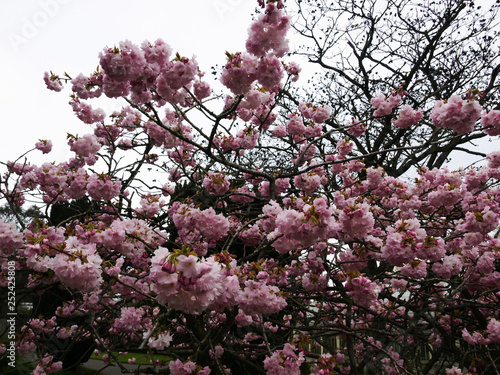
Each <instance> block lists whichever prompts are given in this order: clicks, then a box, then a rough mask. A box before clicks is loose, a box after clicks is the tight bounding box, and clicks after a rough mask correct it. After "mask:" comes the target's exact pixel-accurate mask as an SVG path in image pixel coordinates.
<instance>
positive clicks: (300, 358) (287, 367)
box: [264, 343, 305, 375]
mask: <svg viewBox="0 0 500 375" xmlns="http://www.w3.org/2000/svg"><path fill="white" fill-rule="evenodd" d="M296 351H297V348H295V346H294V345H291V344H289V343H286V344H285V346H284V347H283V349H282V350H276V351H274V352H273V354H272V355H271V356H270V357H266V359H265V360H264V369H266V370H267V374H268V375H299V374H300V365H302V363H303V362H304V361H305V356H304V353H303V352H300V351H299V353H298V354H297V353H296Z"/></svg>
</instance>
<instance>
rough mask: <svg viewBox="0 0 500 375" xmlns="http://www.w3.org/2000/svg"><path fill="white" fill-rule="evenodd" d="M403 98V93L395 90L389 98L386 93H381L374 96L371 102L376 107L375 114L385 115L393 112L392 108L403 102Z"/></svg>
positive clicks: (376, 115)
mask: <svg viewBox="0 0 500 375" xmlns="http://www.w3.org/2000/svg"><path fill="white" fill-rule="evenodd" d="M401 99H402V98H401V95H400V94H398V93H396V92H395V91H393V92H392V94H391V95H389V97H387V98H386V97H385V95H384V94H379V95H378V96H377V97H375V98H372V99H371V104H372V106H373V108H375V111H374V112H373V116H375V117H384V116H388V115H390V114H392V110H393V109H394V108H396V107H397V106H398V105H399V103H401Z"/></svg>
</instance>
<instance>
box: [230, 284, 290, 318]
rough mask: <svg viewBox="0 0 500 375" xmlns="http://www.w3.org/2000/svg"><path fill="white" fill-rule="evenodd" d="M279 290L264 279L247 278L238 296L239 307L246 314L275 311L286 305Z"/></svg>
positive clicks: (271, 312)
mask: <svg viewBox="0 0 500 375" xmlns="http://www.w3.org/2000/svg"><path fill="white" fill-rule="evenodd" d="M279 291H280V290H279V288H278V287H276V286H274V285H268V284H267V283H266V281H265V280H259V281H255V280H247V281H245V287H244V289H243V291H242V293H241V294H240V295H239V297H238V304H239V307H240V309H241V311H242V312H243V313H244V314H247V315H253V314H273V313H277V312H278V311H281V310H283V309H284V308H285V307H286V306H287V303H286V299H285V298H284V297H283V296H282V295H281V294H280V293H279Z"/></svg>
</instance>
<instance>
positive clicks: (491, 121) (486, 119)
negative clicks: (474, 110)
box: [481, 109, 500, 137]
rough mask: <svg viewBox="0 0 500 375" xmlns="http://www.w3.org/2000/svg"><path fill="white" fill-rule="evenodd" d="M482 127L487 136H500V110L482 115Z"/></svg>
mask: <svg viewBox="0 0 500 375" xmlns="http://www.w3.org/2000/svg"><path fill="white" fill-rule="evenodd" d="M481 125H482V126H483V130H484V132H485V133H486V134H488V135H490V136H492V137H493V136H496V135H500V110H498V109H493V110H491V111H489V112H487V113H486V111H485V112H483V113H482V114H481Z"/></svg>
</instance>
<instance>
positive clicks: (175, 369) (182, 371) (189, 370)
mask: <svg viewBox="0 0 500 375" xmlns="http://www.w3.org/2000/svg"><path fill="white" fill-rule="evenodd" d="M168 368H169V370H170V373H171V374H172V375H191V374H193V375H194V374H197V375H209V374H210V372H211V370H210V368H209V367H208V366H205V367H203V368H202V367H201V366H198V365H196V363H195V362H192V361H185V362H182V361H181V360H180V359H176V360H175V361H174V360H172V361H170V362H169V364H168Z"/></svg>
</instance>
